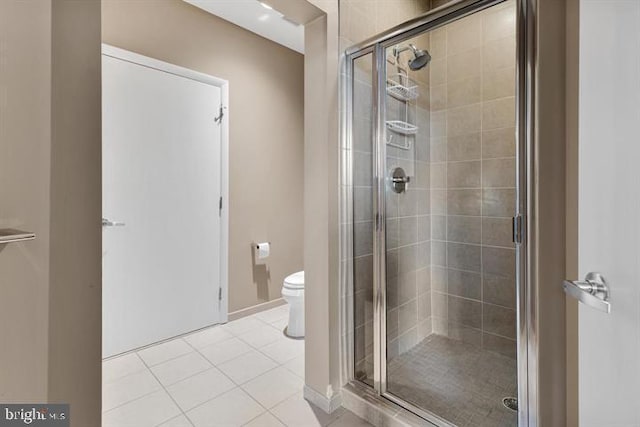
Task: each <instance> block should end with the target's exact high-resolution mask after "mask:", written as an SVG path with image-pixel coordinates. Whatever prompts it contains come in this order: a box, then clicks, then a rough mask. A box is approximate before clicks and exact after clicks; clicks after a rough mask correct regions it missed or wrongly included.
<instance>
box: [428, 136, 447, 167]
mask: <svg viewBox="0 0 640 427" xmlns="http://www.w3.org/2000/svg"><path fill="white" fill-rule="evenodd" d="M429 145H430V147H429V148H430V155H431V161H432V162H444V161H446V160H447V139H446V137H442V138H432V139H431V142H430V144H429Z"/></svg>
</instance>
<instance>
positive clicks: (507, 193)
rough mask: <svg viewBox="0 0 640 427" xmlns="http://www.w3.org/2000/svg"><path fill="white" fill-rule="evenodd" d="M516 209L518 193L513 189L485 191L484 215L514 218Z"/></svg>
mask: <svg viewBox="0 0 640 427" xmlns="http://www.w3.org/2000/svg"><path fill="white" fill-rule="evenodd" d="M515 208H516V192H515V190H512V189H485V190H483V191H482V215H483V216H495V217H509V218H510V217H512V216H513V215H514V214H515Z"/></svg>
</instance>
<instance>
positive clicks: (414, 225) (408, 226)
mask: <svg viewBox="0 0 640 427" xmlns="http://www.w3.org/2000/svg"><path fill="white" fill-rule="evenodd" d="M417 242H418V218H417V217H415V216H411V217H404V218H398V243H399V245H400V246H406V245H410V244H414V243H417Z"/></svg>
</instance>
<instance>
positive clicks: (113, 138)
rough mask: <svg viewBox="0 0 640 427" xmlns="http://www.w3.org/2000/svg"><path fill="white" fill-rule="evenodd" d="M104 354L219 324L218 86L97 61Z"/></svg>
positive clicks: (105, 58)
mask: <svg viewBox="0 0 640 427" xmlns="http://www.w3.org/2000/svg"><path fill="white" fill-rule="evenodd" d="M102 67H103V69H102V81H103V87H102V89H103V91H102V97H103V119H102V120H103V121H102V125H103V142H102V144H103V159H102V162H103V163H102V167H103V184H102V194H103V217H104V218H105V219H107V220H110V221H112V222H114V223H115V224H107V225H106V226H103V356H105V357H106V356H110V355H114V354H118V353H121V352H124V351H127V350H131V349H134V348H138V347H141V346H144V345H147V344H151V343H154V342H157V341H160V340H163V339H166V338H170V337H173V336H176V335H179V334H182V333H185V332H188V331H192V330H194V329H198V328H202V327H204V326H207V325H212V324H215V323H217V322H219V313H220V305H219V289H220V286H221V284H220V255H221V254H220V246H221V245H220V241H221V240H220V239H221V232H220V216H219V198H220V196H221V182H220V181H221V173H220V171H221V145H220V139H221V132H220V125H219V124H218V123H216V122H215V121H214V118H215V117H216V116H217V115H218V110H219V108H220V96H221V93H220V88H218V87H215V86H213V85H210V84H205V83H202V82H200V81H196V80H193V79H190V78H186V77H182V76H179V75H176V74H172V73H168V72H165V71H160V70H158V69H155V68H152V67H149V66H142V65H138V64H136V63H132V62H129V61H125V60H122V59H117V58H114V57H111V56H106V55H103V65H102Z"/></svg>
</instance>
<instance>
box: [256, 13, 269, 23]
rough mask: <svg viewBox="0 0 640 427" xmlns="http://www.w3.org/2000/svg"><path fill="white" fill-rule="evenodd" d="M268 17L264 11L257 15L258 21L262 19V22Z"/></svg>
mask: <svg viewBox="0 0 640 427" xmlns="http://www.w3.org/2000/svg"><path fill="white" fill-rule="evenodd" d="M268 19H269V15H267V14H266V13H265V14H264V15H261V16H259V17H258V21H262V22H264V21H266V20H268Z"/></svg>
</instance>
